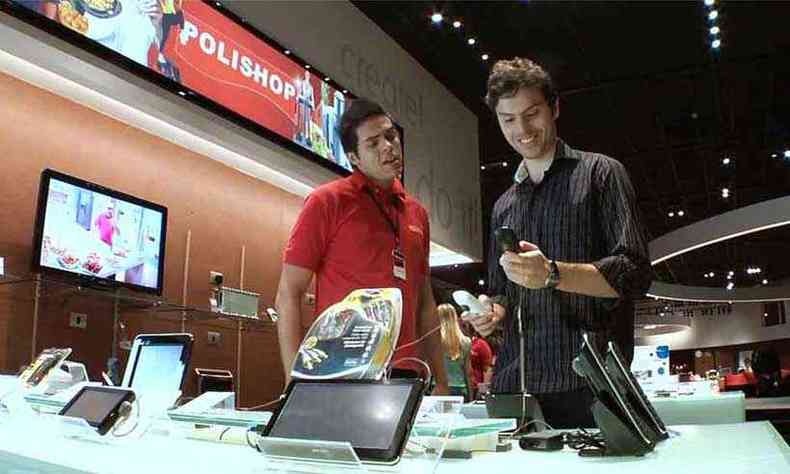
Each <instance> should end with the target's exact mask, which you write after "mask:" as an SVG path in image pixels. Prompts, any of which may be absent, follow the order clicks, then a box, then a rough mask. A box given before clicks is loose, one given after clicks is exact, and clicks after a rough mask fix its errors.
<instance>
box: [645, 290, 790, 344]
mask: <svg viewBox="0 0 790 474" xmlns="http://www.w3.org/2000/svg"><path fill="white" fill-rule="evenodd" d="M784 304H785V308H786V310H790V307H788V306H790V305H788V304H787V302H785V303H784ZM788 315H790V313H788ZM787 338H790V323H789V324H780V325H776V326H768V327H764V326H763V304H762V303H748V304H733V305H732V312H731V313H730V314H727V315H721V316H695V317H694V318H691V329H690V330H687V331H683V332H677V333H672V334H664V335H660V336H651V337H642V338H637V339H636V345H640V346H644V345H657V344H668V345H669V347H670V349H672V350H679V349H699V348H705V347H719V346H730V345H735V344H749V343H753V342H762V341H772V340H776V339H787Z"/></svg>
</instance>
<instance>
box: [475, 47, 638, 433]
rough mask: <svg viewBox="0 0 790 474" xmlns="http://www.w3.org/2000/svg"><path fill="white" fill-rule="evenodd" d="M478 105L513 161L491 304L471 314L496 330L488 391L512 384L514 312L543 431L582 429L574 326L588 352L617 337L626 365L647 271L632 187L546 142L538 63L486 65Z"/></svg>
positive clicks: (498, 211) (596, 158) (550, 120)
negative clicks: (510, 241)
mask: <svg viewBox="0 0 790 474" xmlns="http://www.w3.org/2000/svg"><path fill="white" fill-rule="evenodd" d="M486 100H487V102H488V105H489V106H490V107H491V109H492V110H493V111H494V112H495V113H496V115H497V119H498V121H499V125H500V128H501V130H502V133H503V134H504V136H505V138H506V139H507V141H508V143H509V144H510V146H512V147H513V148H514V149H515V150H516V151H517V152H518V153H519V154H520V155H521V156H522V161H521V164H520V166H519V167H518V170H517V171H516V175H515V182H514V183H513V185H512V186H511V187H510V188H509V189H508V190H507V191H506V192H505V193H504V194H503V195H502V196H501V197H500V198H499V199H498V200H497V202H496V204H495V206H494V212H493V214H492V217H491V227H492V238H491V246H490V252H489V260H488V261H489V264H488V265H489V289H490V292H491V294H492V295H494V296H493V298H492V303H493V311H492V312H490V313H487V314H483V315H479V316H477V317H475V318H473V320H472V323H473V325H474V326H475V328H476V329H477V330H478V332H480V333H481V334H483V335H488V334H490V333H491V332H492V331H493V330H494V328H495V327H496V326H497V325H498V324H501V325H502V326H503V330H504V331H503V332H504V343H503V344H502V347H501V349H500V350H499V352H498V354H497V360H496V365H495V368H494V378H493V381H492V386H493V391H494V392H518V391H519V390H520V356H519V330H518V329H519V328H518V317H517V316H518V312H519V311H520V312H521V318H522V329H523V332H524V338H525V361H524V362H525V367H524V369H525V382H526V384H525V388H526V390H527V392H529V393H532V394H534V395H536V396H537V398H538V400H539V401H540V403H541V406H542V408H543V412H544V415H545V416H546V421H547V422H548V423H549V424H551V425H552V426H553V427H555V428H557V427H566V428H571V427H578V426H593V425H594V423H593V419H592V416H591V414H590V412H589V404H590V403H591V401H592V396H591V393H590V392H589V390H588V389H587V388H586V385H585V383H584V380H583V379H582V378H580V377H579V376H578V375H576V374H575V373H574V371H573V369H572V367H571V364H572V361H573V359H574V358H575V357H576V356H577V355H578V352H579V349H580V347H581V342H582V333H583V332H587V333H588V334H590V338H591V340H592V341H593V343H594V344H595V345H597V346H598V347H599V348H601V347H603V346H604V345H605V344H606V342H607V341H609V340H614V341H616V342H617V343H618V345H619V346H620V348H621V349H622V351H623V353H624V354H625V355H626V358H627V359H628V362H630V360H631V357H632V355H633V345H634V325H633V323H634V308H633V300H634V299H635V298H638V297H640V296H642V295H644V293H645V292H646V291H647V289H648V287H649V285H650V282H651V280H652V277H653V272H652V269H651V266H650V261H649V258H648V252H647V245H646V242H645V237H644V233H643V229H642V226H641V223H640V220H639V213H638V211H637V207H636V199H635V196H634V189H633V187H632V185H631V181H630V179H629V178H628V174H627V172H626V170H625V168H624V167H623V165H622V164H620V163H619V162H618V161H615V160H614V159H612V158H609V157H607V156H604V155H600V154H597V153H590V152H584V151H579V150H575V149H573V148H571V147H570V146H568V145H567V144H565V143H564V142H563V141H562V140H560V139H559V138H558V137H557V125H556V119H557V117H558V116H559V111H560V108H559V100H558V95H557V92H556V90H555V89H554V86H553V85H552V82H551V78H550V77H549V75H548V73H546V71H544V70H543V69H542V68H541V67H540V66H539V65H537V64H535V63H533V62H532V61H529V60H527V59H520V58H515V59H513V60H510V61H499V62H497V64H496V65H494V67H493V69H492V71H491V74H490V76H489V78H488V94H487V96H486ZM500 226H508V227H510V228H512V229H513V230H514V231H515V234H516V238H517V241H518V244H517V245H519V248H518V249H517V252H504V253H501V251H500V250H499V249H498V248H497V245H496V241H495V238H494V237H493V231H494V230H496V229H498V228H499V227H500ZM487 300H488V298H487V297H486V296H481V301H484V302H485V301H487Z"/></svg>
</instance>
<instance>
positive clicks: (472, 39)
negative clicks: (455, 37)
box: [466, 38, 477, 46]
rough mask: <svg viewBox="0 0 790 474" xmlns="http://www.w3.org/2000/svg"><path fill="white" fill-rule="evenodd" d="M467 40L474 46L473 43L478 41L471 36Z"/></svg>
mask: <svg viewBox="0 0 790 474" xmlns="http://www.w3.org/2000/svg"><path fill="white" fill-rule="evenodd" d="M466 42H467V43H469V46H472V45H473V44H475V43H477V40H476V39H474V38H469V39H468V40H466Z"/></svg>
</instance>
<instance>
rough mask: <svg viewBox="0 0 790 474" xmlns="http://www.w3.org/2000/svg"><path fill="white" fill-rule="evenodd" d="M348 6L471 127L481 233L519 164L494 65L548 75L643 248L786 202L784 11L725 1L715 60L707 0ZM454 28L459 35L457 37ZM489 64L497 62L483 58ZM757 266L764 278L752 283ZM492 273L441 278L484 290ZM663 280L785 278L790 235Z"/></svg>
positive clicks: (564, 124)
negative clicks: (614, 169) (446, 92)
mask: <svg viewBox="0 0 790 474" xmlns="http://www.w3.org/2000/svg"><path fill="white" fill-rule="evenodd" d="M353 3H354V4H355V5H356V6H357V7H358V8H359V9H360V10H361V11H363V12H364V13H365V14H366V15H368V16H369V17H370V18H371V19H372V20H373V21H374V22H375V23H377V24H378V25H379V26H380V27H381V28H382V29H383V30H384V31H385V32H386V33H387V34H389V35H390V36H391V37H392V38H394V39H395V40H396V41H397V42H398V43H399V44H400V45H401V46H402V47H403V48H404V49H405V50H406V51H408V52H409V53H410V54H411V55H412V56H414V57H415V58H416V59H417V60H418V61H419V62H420V63H421V64H422V65H423V67H425V69H426V70H428V71H430V72H431V73H432V74H433V75H434V76H435V77H436V78H437V79H438V80H439V81H441V82H442V83H443V84H444V85H445V86H446V87H447V88H448V89H450V90H451V91H452V92H453V93H454V94H455V95H456V96H458V97H459V99H461V100H462V101H463V102H464V103H465V104H466V105H467V107H469V109H470V110H472V111H473V112H475V113H476V114H477V115H478V118H479V123H480V126H479V132H480V162H481V165H484V166H486V169H485V170H481V172H480V173H481V179H480V181H481V182H480V184H481V193H482V202H483V216H484V225H485V226H486V228H487V226H488V218H489V215H490V211H491V208H492V206H493V203H494V201H495V200H496V198H497V197H498V196H499V195H500V194H501V193H502V192H503V191H504V190H505V189H507V187H508V186H509V185H510V183H511V180H512V174H513V171H514V169H515V166H516V165H517V164H518V161H519V158H518V157H517V155H516V154H515V153H514V152H513V151H512V150H511V149H510V148H509V147H508V145H507V143H506V142H505V141H504V139H503V138H502V136H501V134H500V132H499V129H498V126H497V124H496V122H495V121H494V120H493V117H492V116H491V114H490V112H489V111H488V110H487V109H486V108H485V107H484V105H483V103H482V97H483V96H484V95H485V80H486V77H487V73H488V68H489V67H490V65H491V64H492V61H493V60H495V59H498V58H511V57H513V56H516V55H519V56H525V57H529V58H531V59H534V60H536V61H538V62H540V63H542V64H543V65H544V66H546V67H547V68H548V69H549V71H550V72H551V73H552V75H553V76H554V78H555V81H556V83H557V84H558V86H559V88H560V91H561V114H560V119H559V133H560V136H561V137H562V138H563V139H565V140H566V141H567V142H568V143H569V144H571V145H572V146H574V147H576V148H580V149H585V150H590V151H597V152H601V153H605V154H607V155H609V156H611V157H614V158H616V159H618V160H619V161H621V162H622V163H623V164H624V165H625V166H626V168H627V169H628V171H629V173H630V175H631V179H632V181H633V184H634V187H635V189H636V193H637V199H638V202H639V207H640V209H641V211H642V214H643V219H644V222H645V225H646V227H647V232H648V235H649V238H650V239H653V238H656V237H658V236H661V235H664V234H666V233H668V232H670V231H672V230H675V229H677V228H680V227H682V226H684V225H688V224H690V223H693V222H696V221H699V220H702V219H706V218H708V217H712V216H714V215H718V214H721V213H722V212H726V211H728V210H732V209H735V208H738V207H742V206H747V205H749V204H754V203H757V202H760V201H764V200H767V199H772V198H777V197H781V196H785V195H787V194H788V193H790V157H789V158H787V159H785V158H784V156H783V155H784V151H785V150H790V61H789V60H788V59H790V54H788V51H790V34H788V33H787V25H786V22H787V18H790V2H733V1H724V2H720V1H717V2H716V4H717V5H716V6H715V7H716V8H717V9H718V12H719V17H718V18H717V19H716V24H717V25H718V26H719V27H720V29H721V33H720V37H721V40H722V44H721V47H720V48H719V50H718V51H715V50H713V49H712V48H711V37H710V33H709V28H710V26H711V24H710V21H709V20H708V18H707V15H708V13H709V10H710V9H709V7H706V6H705V5H704V2H703V1H702V0H699V1H696V2H691V1H689V2H611V1H610V2H589V1H579V2H548V1H545V2H540V1H518V2H449V1H446V2H424V1H419V2H402V1H398V2H367V1H354V2H353ZM435 11H440V12H442V13H443V15H444V17H445V19H444V21H443V23H442V24H441V25H435V24H433V23H432V22H431V21H430V18H429V17H430V15H431V14H432V13H433V12H435ZM456 19H458V20H460V21H461V22H462V26H461V28H460V29H455V28H453V27H452V22H453V21H454V20H456ZM469 37H474V38H475V39H476V40H477V43H476V44H475V45H474V46H469V45H468V44H467V39H468V38H469ZM482 53H488V54H490V56H491V59H489V60H488V61H487V62H485V61H482V60H481V54H482ZM772 154H776V155H777V157H776V158H773V157H772ZM788 154H790V152H789V153H788ZM727 157H729V158H730V159H731V160H732V161H731V162H730V164H729V165H724V164H723V163H722V160H723V159H724V158H727ZM502 162H507V164H508V166H507V167H503V166H502V164H501V163H502ZM497 163H498V165H496V164H497ZM407 166H408V164H407ZM725 187H726V188H729V191H730V197H728V198H726V199H725V198H723V197H722V188H725ZM681 210H682V211H683V216H682V217H678V211H681ZM671 212H672V213H674V217H670V216H669V213H671ZM788 217H789V218H790V216H788ZM748 267H759V268H760V269H761V270H762V272H761V273H760V274H757V275H749V274H747V272H746V269H747V268H748ZM483 268H484V266H483V265H482V264H472V265H464V266H461V267H444V268H438V269H435V270H434V275H435V276H437V277H438V278H440V279H441V280H443V281H445V282H449V283H451V284H455V285H460V286H463V287H465V288H469V289H473V290H477V289H482V288H481V287H480V286H479V285H478V280H479V279H480V278H485V273H484V270H483ZM656 270H657V273H658V275H659V279H661V280H663V281H667V282H674V283H681V284H688V285H697V286H717V287H724V286H725V285H726V284H727V280H726V275H727V273H728V272H729V271H734V272H735V276H734V281H735V283H736V285H737V286H738V287H749V286H755V285H760V284H761V281H762V279H764V278H765V279H768V281H769V284H771V282H774V281H776V280H781V279H786V278H790V226H785V227H780V228H776V229H773V230H768V231H764V232H760V233H756V234H752V235H749V236H745V237H741V238H738V239H734V240H732V241H728V242H724V243H719V244H715V245H712V246H710V247H705V248H702V249H700V250H696V251H693V252H691V253H688V254H685V255H683V256H681V257H676V258H674V259H670V260H668V261H667V262H665V263H661V264H659V265H658V266H657V267H656ZM709 272H714V274H715V276H714V277H712V278H707V277H705V274H707V273H709Z"/></svg>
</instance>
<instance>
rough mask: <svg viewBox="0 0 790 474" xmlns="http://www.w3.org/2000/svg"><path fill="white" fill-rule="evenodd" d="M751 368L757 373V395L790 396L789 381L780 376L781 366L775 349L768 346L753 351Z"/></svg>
mask: <svg viewBox="0 0 790 474" xmlns="http://www.w3.org/2000/svg"><path fill="white" fill-rule="evenodd" d="M752 370H753V371H754V373H755V374H756V375H757V396H758V397H786V396H790V381H788V380H784V379H783V378H782V367H781V363H780V361H779V354H777V353H776V350H774V349H773V348H768V349H758V350H756V351H754V353H753V354H752Z"/></svg>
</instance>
